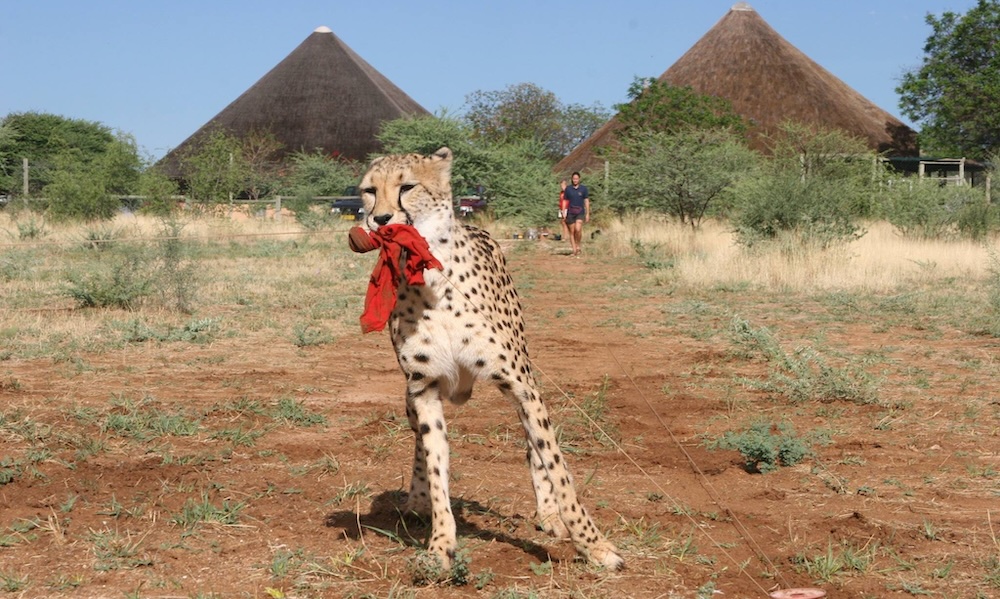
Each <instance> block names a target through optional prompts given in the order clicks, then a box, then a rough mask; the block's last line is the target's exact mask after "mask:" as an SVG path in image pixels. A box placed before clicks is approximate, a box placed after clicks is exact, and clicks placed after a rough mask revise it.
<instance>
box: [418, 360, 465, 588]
mask: <svg viewBox="0 0 1000 599" xmlns="http://www.w3.org/2000/svg"><path fill="white" fill-rule="evenodd" d="M406 405H407V414H408V415H409V414H410V413H412V414H413V418H412V420H411V426H413V427H414V431H415V432H414V434H415V436H416V452H420V451H421V449H422V454H423V455H422V456H420V455H415V459H414V465H413V480H412V481H411V484H410V497H409V499H408V501H407V507H408V508H409V507H413V508H424V507H425V506H429V508H430V514H431V534H430V540H429V541H428V543H427V551H428V552H430V553H431V554H432V555H436V556H437V557H438V559H440V560H441V567H442V568H444V569H448V568H450V567H451V560H452V558H454V557H455V549H456V547H457V544H458V543H457V539H456V536H455V534H456V527H455V516H454V514H452V511H451V498H450V496H449V494H448V459H449V456H448V431H447V428H446V426H445V421H444V406H443V405H442V401H441V398H440V397H439V395H438V393H437V392H436V389H430V388H428V387H426V386H423V385H421V384H419V383H416V382H414V381H412V380H411V382H410V384H408V385H407V401H406ZM416 452H415V453H416Z"/></svg>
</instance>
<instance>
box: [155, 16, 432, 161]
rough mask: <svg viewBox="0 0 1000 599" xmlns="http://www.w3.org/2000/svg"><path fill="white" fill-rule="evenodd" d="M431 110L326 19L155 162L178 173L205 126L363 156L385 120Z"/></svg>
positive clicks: (286, 145)
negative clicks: (347, 41) (367, 59)
mask: <svg viewBox="0 0 1000 599" xmlns="http://www.w3.org/2000/svg"><path fill="white" fill-rule="evenodd" d="M426 114H429V113H428V112H427V110H425V109H424V108H423V107H422V106H420V105H419V104H417V102H415V101H414V100H413V99H412V98H410V97H409V96H408V95H406V94H405V93H404V92H403V90H401V89H399V88H398V87H396V86H395V85H394V84H393V83H392V82H391V81H389V80H388V79H387V78H386V77H385V76H384V75H382V74H381V73H379V72H378V71H377V70H375V68H374V67H372V66H371V65H370V64H368V63H367V62H365V60H364V59H362V58H361V57H360V56H358V55H357V54H356V53H355V52H354V50H352V49H351V48H350V47H348V46H347V44H345V43H344V42H343V41H341V40H340V38H338V37H337V36H336V35H334V33H333V32H332V31H331V30H330V29H329V28H327V27H319V28H317V29H316V30H315V31H314V32H313V33H312V34H311V35H309V37H307V38H306V39H305V41H303V42H302V43H301V44H299V46H298V47H297V48H295V50H293V51H292V53H291V54H289V55H288V56H287V57H286V58H285V59H284V60H282V61H281V62H280V63H278V64H277V66H275V67H274V68H273V69H271V70H270V71H269V72H268V73H267V74H266V75H264V76H263V77H261V79H260V80H259V81H257V83H255V84H253V86H251V87H250V88H249V89H248V90H247V91H245V92H243V94H242V95H240V97H238V98H236V100H234V101H233V102H232V103H231V104H229V106H226V107H225V108H224V109H223V110H222V112H220V113H219V114H217V115H215V117H213V118H212V119H211V120H210V121H209V122H208V123H206V124H205V125H204V126H202V127H201V128H200V129H198V130H197V131H195V132H194V133H193V134H192V135H191V136H190V137H188V138H187V139H186V140H184V141H183V142H181V144H180V145H179V146H177V147H176V148H174V149H173V150H172V151H170V152H169V153H168V154H167V155H166V156H164V157H163V159H162V160H161V161H160V164H161V165H162V166H163V167H164V168H165V169H166V170H167V172H168V173H170V174H171V175H180V174H181V173H180V171H181V160H180V158H181V157H182V156H183V155H184V154H185V153H186V152H187V151H188V150H189V149H191V148H193V147H196V145H197V143H198V140H199V139H200V138H202V136H204V135H205V134H207V133H209V132H211V131H213V130H216V129H222V130H224V131H226V132H228V133H229V134H232V135H235V136H237V137H244V136H246V135H248V134H251V133H267V132H270V133H272V134H273V135H274V136H275V138H276V139H277V141H279V142H280V143H281V144H282V146H283V147H282V149H281V151H279V152H278V157H279V158H280V157H282V156H284V155H285V154H288V153H293V152H298V151H306V152H312V151H314V150H321V151H323V152H324V153H326V154H331V155H336V156H342V157H344V158H349V159H354V160H364V159H366V158H367V157H368V155H370V154H372V153H377V152H379V151H380V149H381V147H380V145H379V143H378V141H377V140H376V139H375V135H376V134H377V133H378V131H379V127H380V126H381V125H382V123H383V122H385V121H388V120H393V119H397V118H400V117H404V116H415V115H426Z"/></svg>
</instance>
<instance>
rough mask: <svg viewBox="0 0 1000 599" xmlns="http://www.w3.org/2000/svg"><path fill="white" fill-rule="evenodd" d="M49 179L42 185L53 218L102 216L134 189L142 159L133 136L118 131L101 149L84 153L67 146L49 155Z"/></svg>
mask: <svg viewBox="0 0 1000 599" xmlns="http://www.w3.org/2000/svg"><path fill="white" fill-rule="evenodd" d="M50 160H51V166H50V173H49V179H50V182H49V183H48V184H47V185H46V186H45V188H44V189H43V195H44V196H45V199H46V200H47V202H48V203H47V208H46V212H47V213H48V215H49V216H51V217H52V218H54V219H56V220H70V219H72V220H104V219H109V218H112V217H113V216H114V215H115V214H117V213H118V211H119V210H120V209H121V207H122V196H125V195H130V194H133V193H135V192H136V190H137V189H138V186H139V180H140V173H141V171H142V167H143V164H142V160H141V159H140V158H139V154H138V149H137V147H136V144H135V139H134V138H133V137H132V136H131V135H128V134H124V133H118V134H116V135H115V136H114V138H113V139H112V140H111V141H110V142H108V143H107V145H106V147H105V149H104V151H103V152H102V153H98V154H95V155H93V156H87V154H86V152H85V151H84V150H82V149H79V148H67V149H64V150H62V151H61V152H60V153H59V154H57V155H55V156H53V157H52V158H51V159H50Z"/></svg>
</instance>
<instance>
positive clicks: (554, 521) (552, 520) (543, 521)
mask: <svg viewBox="0 0 1000 599" xmlns="http://www.w3.org/2000/svg"><path fill="white" fill-rule="evenodd" d="M538 520H539V521H538V529H539V530H541V531H544V532H546V533H548V534H549V536H552V537H555V538H557V539H568V538H569V537H570V534H569V529H568V528H566V525H565V524H563V521H562V518H560V517H559V515H558V514H550V515H548V516H545V517H540V518H539V519H538Z"/></svg>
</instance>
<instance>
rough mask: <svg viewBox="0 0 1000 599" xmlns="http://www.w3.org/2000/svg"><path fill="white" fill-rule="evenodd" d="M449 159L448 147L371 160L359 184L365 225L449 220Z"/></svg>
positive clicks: (372, 229)
mask: <svg viewBox="0 0 1000 599" xmlns="http://www.w3.org/2000/svg"><path fill="white" fill-rule="evenodd" d="M451 161H452V154H451V150H449V149H448V148H441V149H440V150H438V151H436V152H434V153H433V154H430V155H429V156H422V155H420V154H402V155H392V156H383V157H380V158H376V159H375V160H373V161H372V163H371V166H370V167H369V169H368V172H367V173H365V175H364V177H362V178H361V185H360V186H359V187H360V189H361V199H362V201H363V202H364V207H365V225H366V226H367V228H368V229H369V230H370V231H375V230H377V229H378V228H379V227H384V226H385V225H390V224H407V225H413V226H415V227H417V228H418V229H420V228H422V227H421V225H425V226H426V225H427V224H428V223H434V222H440V223H444V222H448V221H450V219H451V218H452V200H451Z"/></svg>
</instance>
